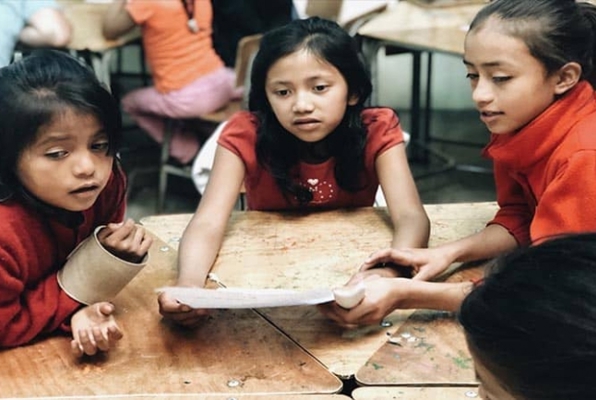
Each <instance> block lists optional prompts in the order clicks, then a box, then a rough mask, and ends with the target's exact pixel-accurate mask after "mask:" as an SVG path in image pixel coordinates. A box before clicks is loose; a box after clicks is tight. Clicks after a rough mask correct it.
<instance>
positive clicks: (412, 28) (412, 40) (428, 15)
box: [358, 1, 482, 172]
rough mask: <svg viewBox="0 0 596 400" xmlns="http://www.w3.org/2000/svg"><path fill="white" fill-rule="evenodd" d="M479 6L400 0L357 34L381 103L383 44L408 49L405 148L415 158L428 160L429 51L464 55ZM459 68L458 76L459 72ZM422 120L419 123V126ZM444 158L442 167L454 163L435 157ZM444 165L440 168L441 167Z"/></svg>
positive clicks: (373, 97) (388, 49)
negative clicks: (409, 76) (423, 4)
mask: <svg viewBox="0 0 596 400" xmlns="http://www.w3.org/2000/svg"><path fill="white" fill-rule="evenodd" d="M481 8H482V4H467V5H461V6H452V7H421V6H418V5H415V4H412V3H410V2H407V1H399V2H398V3H397V4H395V5H394V6H393V7H389V8H387V10H385V11H384V12H382V13H380V14H378V15H377V16H375V17H374V18H372V19H371V20H370V21H369V22H367V23H366V24H364V25H363V26H362V27H361V28H360V29H359V30H358V34H359V35H360V36H361V37H362V53H363V55H364V58H365V59H366V60H367V63H368V66H369V68H370V73H371V78H372V82H373V92H372V94H371V102H372V104H374V105H376V104H378V103H379V99H378V87H379V86H380V85H381V82H380V81H379V73H378V61H377V55H378V52H379V50H380V49H382V48H384V49H385V51H386V53H387V54H395V53H397V54H399V53H410V54H412V58H413V62H412V100H411V113H412V118H411V124H410V134H411V142H412V143H413V144H414V146H413V147H412V148H411V149H410V150H409V152H410V153H411V155H412V158H413V159H415V160H422V161H426V160H427V156H426V155H427V154H426V149H427V147H426V146H427V143H428V141H429V140H430V133H429V128H430V126H429V125H430V119H429V115H430V109H431V87H432V74H431V71H432V55H433V53H434V52H440V53H446V54H454V55H462V54H463V51H464V48H463V46H464V39H465V35H466V32H467V30H468V25H469V23H470V22H471V21H472V19H473V18H474V16H475V15H476V13H477V12H478V11H479V10H480V9H481ZM422 53H426V54H427V56H428V58H427V59H428V63H427V64H426V66H425V70H426V82H427V84H426V91H425V94H424V96H425V101H424V103H425V112H424V118H423V117H422V112H421V108H422V106H421V104H422V101H421V97H422V94H421V92H422V74H423V68H422V62H421V56H422ZM463 71H464V69H463V67H462V76H463ZM421 124H423V126H421ZM439 158H441V159H443V160H444V161H445V163H446V166H445V169H451V168H453V167H455V163H454V161H453V160H452V159H451V158H450V157H446V156H439ZM443 170H444V169H441V170H439V172H440V171H443Z"/></svg>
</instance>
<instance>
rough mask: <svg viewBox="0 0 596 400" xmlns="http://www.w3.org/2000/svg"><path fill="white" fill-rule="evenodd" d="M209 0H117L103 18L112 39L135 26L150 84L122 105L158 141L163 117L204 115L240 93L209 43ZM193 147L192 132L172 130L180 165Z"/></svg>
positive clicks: (191, 155)
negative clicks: (139, 38) (150, 79)
mask: <svg viewBox="0 0 596 400" xmlns="http://www.w3.org/2000/svg"><path fill="white" fill-rule="evenodd" d="M212 17H213V12H212V7H211V1H209V0H160V1H145V0H117V1H115V2H114V3H112V5H111V6H110V8H109V10H108V12H107V13H106V15H105V18H104V22H103V32H104V36H105V37H106V38H108V39H115V38H117V37H119V36H121V35H122V34H124V33H126V32H128V31H130V30H131V29H132V28H134V27H135V26H136V25H140V27H141V30H142V37H143V48H144V50H145V53H146V56H147V62H148V63H149V66H150V68H151V74H152V78H153V84H154V86H151V87H145V88H141V89H137V90H133V91H132V92H130V93H128V94H127V95H126V96H125V97H124V98H123V99H122V107H123V109H124V110H125V111H126V112H127V113H128V114H130V115H131V117H132V118H133V119H134V120H135V122H136V123H137V124H138V125H139V127H141V128H142V129H143V130H144V131H146V132H147V133H148V134H149V135H150V136H151V137H152V138H153V139H155V140H156V141H158V142H161V140H162V139H163V131H164V117H171V118H192V117H198V116H200V115H204V114H209V113H211V112H213V111H215V110H217V109H219V108H221V107H223V106H224V105H226V104H227V103H228V102H229V101H230V100H232V99H237V98H240V97H242V90H238V89H237V88H236V77H235V74H234V71H233V70H231V69H230V68H226V67H225V66H224V63H223V61H222V60H221V58H220V57H219V56H218V55H217V53H216V52H215V50H214V48H213V42H212V39H211V33H212V26H211V23H212ZM198 151H199V141H198V138H197V135H196V134H195V133H193V132H188V131H183V130H181V129H179V130H177V131H175V132H174V135H173V137H172V143H171V155H172V156H173V157H174V158H175V159H177V160H178V161H179V162H181V163H183V164H186V163H188V162H190V161H192V160H193V159H194V156H195V155H196V154H197V152H198Z"/></svg>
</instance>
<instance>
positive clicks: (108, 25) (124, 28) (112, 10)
mask: <svg viewBox="0 0 596 400" xmlns="http://www.w3.org/2000/svg"><path fill="white" fill-rule="evenodd" d="M126 1H127V0H114V1H113V2H112V3H111V4H110V6H109V7H108V10H107V11H106V13H105V14H104V18H103V23H102V33H103V35H104V37H105V38H106V39H110V40H114V39H117V38H118V37H119V36H122V35H123V34H125V33H126V32H128V31H130V30H131V29H132V28H134V27H135V26H136V23H135V22H134V20H133V19H132V18H131V16H130V15H129V13H128V11H126Z"/></svg>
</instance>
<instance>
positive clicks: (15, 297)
mask: <svg viewBox="0 0 596 400" xmlns="http://www.w3.org/2000/svg"><path fill="white" fill-rule="evenodd" d="M124 199H125V179H124V176H123V174H122V173H121V172H120V173H119V174H118V175H114V174H113V175H112V177H111V178H110V181H109V182H108V185H107V186H106V188H105V189H104V191H103V192H102V193H101V195H100V196H99V198H98V200H97V201H96V202H95V204H94V206H93V207H92V208H90V209H88V210H86V211H83V212H82V213H81V214H82V215H81V216H82V223H81V224H80V225H78V226H77V227H75V228H72V227H68V226H66V225H65V224H64V223H63V222H60V221H59V220H58V219H56V218H52V217H48V216H47V215H46V214H43V213H42V212H41V211H39V210H36V209H34V208H32V207H31V206H28V205H25V204H23V203H21V202H18V201H15V200H8V201H5V202H3V203H0V348H4V347H14V346H18V345H22V344H25V343H28V342H30V341H32V340H33V339H36V338H39V337H42V336H44V335H47V334H49V333H52V332H54V331H57V330H61V331H69V326H68V324H69V322H70V318H69V317H70V316H71V315H72V314H73V313H74V311H76V310H77V309H78V308H80V307H81V304H79V303H77V302H76V301H74V300H73V299H71V298H70V297H68V295H66V293H64V292H63V291H62V290H61V289H60V287H59V286H58V282H57V280H56V272H57V271H58V270H59V269H60V268H61V267H62V265H63V264H64V262H65V261H66V257H67V256H68V254H70V252H71V251H72V250H73V249H74V248H75V246H76V245H77V244H79V243H80V242H81V241H82V240H83V239H85V238H86V237H88V236H89V235H90V234H91V233H92V232H93V230H94V228H95V227H97V226H98V225H103V224H106V223H108V222H117V221H121V220H122V218H123V217H124V212H125V200H124Z"/></svg>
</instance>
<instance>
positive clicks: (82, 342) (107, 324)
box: [70, 302, 122, 357]
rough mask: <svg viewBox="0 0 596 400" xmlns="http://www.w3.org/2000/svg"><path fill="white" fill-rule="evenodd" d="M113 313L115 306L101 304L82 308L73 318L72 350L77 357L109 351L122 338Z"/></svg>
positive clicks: (106, 303) (105, 303)
mask: <svg viewBox="0 0 596 400" xmlns="http://www.w3.org/2000/svg"><path fill="white" fill-rule="evenodd" d="M113 313H114V305H113V304H110V303H108V302H100V303H95V304H92V305H90V306H87V307H85V308H82V309H80V310H79V311H77V312H76V313H75V314H74V315H73V316H72V319H71V323H70V324H71V327H72V337H73V339H72V341H71V342H70V348H71V351H72V354H73V355H74V356H75V357H81V356H82V355H83V354H86V355H88V356H92V355H94V354H96V353H97V352H98V351H108V350H109V349H110V347H112V346H113V345H114V343H115V342H116V341H118V340H120V339H121V338H122V331H121V330H120V327H119V326H118V324H117V323H116V320H115V319H114V316H113V315H112V314H113Z"/></svg>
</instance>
